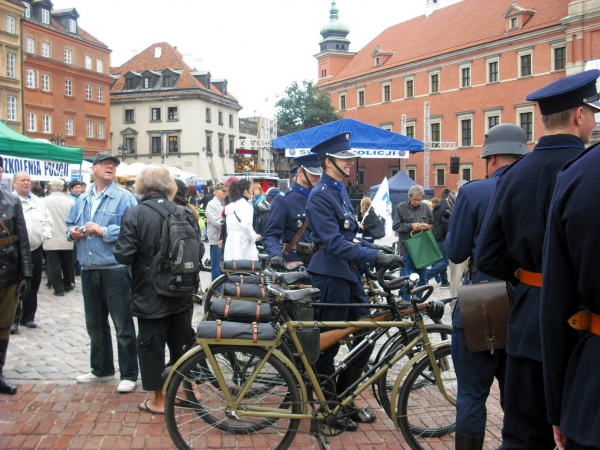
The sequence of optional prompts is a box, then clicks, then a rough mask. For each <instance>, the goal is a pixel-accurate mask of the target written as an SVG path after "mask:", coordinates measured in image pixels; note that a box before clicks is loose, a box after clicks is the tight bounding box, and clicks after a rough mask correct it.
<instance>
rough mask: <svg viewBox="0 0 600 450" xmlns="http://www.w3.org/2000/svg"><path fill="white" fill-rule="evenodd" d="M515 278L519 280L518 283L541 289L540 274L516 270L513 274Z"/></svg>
mask: <svg viewBox="0 0 600 450" xmlns="http://www.w3.org/2000/svg"><path fill="white" fill-rule="evenodd" d="M515 277H517V278H518V279H519V281H520V282H521V283H523V284H528V285H529V286H535V287H539V288H541V287H542V274H541V273H538V272H530V271H528V270H525V269H521V268H519V269H517V271H516V272H515Z"/></svg>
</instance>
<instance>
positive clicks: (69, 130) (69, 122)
mask: <svg viewBox="0 0 600 450" xmlns="http://www.w3.org/2000/svg"><path fill="white" fill-rule="evenodd" d="M65 131H66V134H67V136H73V118H72V117H67V118H66V119H65Z"/></svg>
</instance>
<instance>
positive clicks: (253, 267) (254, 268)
mask: <svg viewBox="0 0 600 450" xmlns="http://www.w3.org/2000/svg"><path fill="white" fill-rule="evenodd" d="M223 270H248V271H251V272H260V271H261V270H262V266H261V265H260V261H258V260H257V261H251V260H249V259H239V260H235V259H232V260H231V261H223Z"/></svg>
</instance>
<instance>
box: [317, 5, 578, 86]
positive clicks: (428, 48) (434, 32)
mask: <svg viewBox="0 0 600 450" xmlns="http://www.w3.org/2000/svg"><path fill="white" fill-rule="evenodd" d="M571 1H572V0H516V5H517V6H520V7H522V8H524V9H525V10H530V11H531V10H534V9H535V10H537V11H536V12H535V14H534V15H533V16H532V17H531V19H530V20H529V21H528V22H527V23H526V24H525V26H524V27H523V28H522V29H519V30H514V31H510V32H506V31H505V30H506V21H507V20H508V19H506V18H505V17H504V14H505V13H506V12H507V11H508V9H509V8H510V6H511V5H512V0H462V1H461V2H459V3H455V4H453V5H450V6H446V7H444V8H440V9H438V10H436V11H434V12H433V14H431V15H430V16H429V17H425V16H424V15H423V16H419V17H415V18H414V19H411V20H408V21H406V22H402V23H399V24H397V25H393V26H391V27H389V28H388V29H386V30H385V31H383V32H382V33H381V34H380V35H379V36H377V37H376V38H375V39H373V40H372V41H371V42H370V43H369V44H367V45H366V46H365V47H363V48H362V49H361V50H360V51H359V52H358V53H357V54H356V55H355V56H354V57H353V58H352V59H350V60H349V62H348V64H346V66H344V68H343V69H342V70H340V71H339V72H338V73H337V74H336V75H335V76H334V77H333V78H331V79H329V80H327V81H322V82H321V83H319V84H320V85H322V86H324V85H327V84H330V83H335V82H338V81H342V80H345V79H348V78H353V77H356V76H360V75H365V74H368V73H375V72H378V71H379V70H382V69H386V68H390V67H393V66H399V65H403V64H408V63H411V62H415V61H419V60H422V59H426V58H431V57H435V56H438V55H442V54H445V53H449V52H453V51H457V50H460V49H464V48H468V47H472V46H476V45H481V44H485V43H488V42H493V41H497V40H499V39H502V38H506V37H510V36H513V35H519V34H523V33H528V32H531V31H534V30H539V29H542V28H547V27H551V26H554V25H558V24H559V19H561V18H562V17H565V16H566V15H567V14H568V4H569V3H570V2H571ZM377 44H379V46H380V47H381V48H383V49H385V50H386V51H388V52H392V51H394V55H393V56H391V57H390V58H389V59H388V60H387V61H386V62H385V64H384V65H383V66H381V67H377V68H374V67H373V58H372V57H371V54H372V52H373V50H374V49H375V46H376V45H377Z"/></svg>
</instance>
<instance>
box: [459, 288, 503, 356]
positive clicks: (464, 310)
mask: <svg viewBox="0 0 600 450" xmlns="http://www.w3.org/2000/svg"><path fill="white" fill-rule="evenodd" d="M458 303H459V306H460V317H461V318H462V322H463V330H464V332H465V337H466V339H467V347H468V348H469V350H471V351H472V352H481V351H489V352H490V354H493V353H494V350H496V349H501V348H506V335H507V330H508V316H509V314H510V310H511V309H512V306H513V293H512V288H511V287H510V285H509V284H508V283H506V282H505V281H485V282H483V283H477V284H465V285H463V286H460V287H459V288H458Z"/></svg>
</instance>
